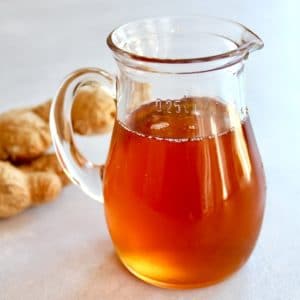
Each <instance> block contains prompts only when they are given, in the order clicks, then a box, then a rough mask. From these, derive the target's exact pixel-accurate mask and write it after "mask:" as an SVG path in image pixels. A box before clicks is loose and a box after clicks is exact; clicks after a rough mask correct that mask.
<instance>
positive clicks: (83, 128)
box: [72, 85, 116, 135]
mask: <svg viewBox="0 0 300 300" xmlns="http://www.w3.org/2000/svg"><path fill="white" fill-rule="evenodd" d="M115 115H116V104H115V100H114V98H112V97H111V96H110V95H109V94H108V93H107V92H106V91H104V90H103V89H102V88H101V87H99V86H98V85H87V86H83V87H81V88H80V89H79V90H78V92H77V94H76V96H75V101H74V105H73V108H72V125H73V129H74V131H75V132H76V133H78V134H81V135H92V134H101V133H106V132H109V131H110V130H111V129H112V127H113V125H114V121H115Z"/></svg>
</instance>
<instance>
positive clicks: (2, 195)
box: [0, 161, 62, 218]
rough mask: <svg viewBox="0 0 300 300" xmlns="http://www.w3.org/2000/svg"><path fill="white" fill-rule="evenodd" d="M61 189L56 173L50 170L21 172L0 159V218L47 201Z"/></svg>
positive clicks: (54, 196)
mask: <svg viewBox="0 0 300 300" xmlns="http://www.w3.org/2000/svg"><path fill="white" fill-rule="evenodd" d="M61 189H62V183H61V180H60V178H59V176H58V175H56V174H55V173H50V172H23V171H21V170H18V169H17V168H16V167H15V166H13V165H12V164H10V163H8V162H3V161H0V191H1V192H0V218H7V217H11V216H13V215H16V214H18V213H20V212H21V211H23V210H24V209H26V208H27V207H30V206H32V205H36V204H40V203H45V202H48V201H50V200H52V199H54V198H56V197H57V195H58V194H59V193H60V191H61Z"/></svg>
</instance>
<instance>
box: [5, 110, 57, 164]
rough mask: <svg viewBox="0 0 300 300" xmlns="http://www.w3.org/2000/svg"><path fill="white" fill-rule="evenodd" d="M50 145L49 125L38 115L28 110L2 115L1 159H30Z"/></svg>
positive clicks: (13, 111)
mask: <svg viewBox="0 0 300 300" xmlns="http://www.w3.org/2000/svg"><path fill="white" fill-rule="evenodd" d="M50 145H51V136H50V132H49V126H48V124H47V123H45V122H44V120H42V119H41V118H40V117H39V116H38V115H36V114H34V113H33V112H31V111H26V110H12V111H9V112H7V113H3V114H1V115H0V160H10V161H26V160H30V159H32V158H35V157H38V156H40V155H41V154H42V153H44V152H45V151H46V150H47V149H48V148H49V147H50Z"/></svg>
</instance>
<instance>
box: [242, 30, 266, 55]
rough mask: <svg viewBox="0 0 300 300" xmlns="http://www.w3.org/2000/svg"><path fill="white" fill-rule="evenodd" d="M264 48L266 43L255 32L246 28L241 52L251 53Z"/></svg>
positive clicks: (243, 33)
mask: <svg viewBox="0 0 300 300" xmlns="http://www.w3.org/2000/svg"><path fill="white" fill-rule="evenodd" d="M243 27H244V26H243ZM263 47H264V42H263V41H262V39H261V38H260V37H259V36H258V35H257V34H255V33H254V32H253V31H251V30H250V29H248V28H246V27H245V28H244V31H243V32H242V35H241V41H240V47H239V48H240V50H241V51H247V52H248V53H251V52H254V51H256V50H259V49H262V48H263Z"/></svg>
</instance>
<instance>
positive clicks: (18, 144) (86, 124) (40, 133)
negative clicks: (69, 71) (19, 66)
mask: <svg viewBox="0 0 300 300" xmlns="http://www.w3.org/2000/svg"><path fill="white" fill-rule="evenodd" d="M50 107H51V100H48V101H47V102H45V103H43V104H41V105H38V106H36V107H32V108H24V109H18V110H11V111H8V112H6V113H2V114H0V160H5V161H6V160H8V161H12V162H14V163H19V162H27V161H31V160H32V159H35V158H37V157H40V156H41V155H42V154H44V153H45V152H46V151H47V150H48V149H49V147H50V146H51V135H50V131H49V125H48V122H49V113H50ZM115 112H116V106H115V101H114V99H113V98H112V97H111V96H109V95H108V93H106V92H105V91H104V90H103V89H102V88H101V87H99V86H96V85H92V86H84V87H82V88H80V89H79V90H78V92H77V94H76V96H75V100H74V105H73V109H72V124H73V128H74V131H75V132H76V133H78V134H82V135H91V134H97V133H104V132H108V131H110V130H111V129H112V126H113V124H114V119H115Z"/></svg>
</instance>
